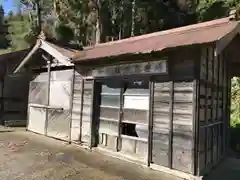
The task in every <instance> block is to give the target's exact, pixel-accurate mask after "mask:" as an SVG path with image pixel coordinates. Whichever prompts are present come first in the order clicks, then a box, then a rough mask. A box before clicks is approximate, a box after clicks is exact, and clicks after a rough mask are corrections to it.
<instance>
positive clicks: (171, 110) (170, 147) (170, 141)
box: [168, 79, 174, 169]
mask: <svg viewBox="0 0 240 180" xmlns="http://www.w3.org/2000/svg"><path fill="white" fill-rule="evenodd" d="M173 103H174V81H173V79H171V82H170V103H169V115H170V116H169V142H168V167H169V168H170V169H172V155H173V154H172V153H173V152H172V149H173V148H172V146H173Z"/></svg>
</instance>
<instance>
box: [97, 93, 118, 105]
mask: <svg viewBox="0 0 240 180" xmlns="http://www.w3.org/2000/svg"><path fill="white" fill-rule="evenodd" d="M119 103H120V96H119V95H101V105H102V106H117V107H119Z"/></svg>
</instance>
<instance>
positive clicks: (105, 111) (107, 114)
mask: <svg viewBox="0 0 240 180" xmlns="http://www.w3.org/2000/svg"><path fill="white" fill-rule="evenodd" d="M118 116H119V109H118V108H109V107H101V108H100V117H101V118H107V119H116V120H118Z"/></svg>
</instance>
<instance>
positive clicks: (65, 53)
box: [14, 39, 78, 73]
mask: <svg viewBox="0 0 240 180" xmlns="http://www.w3.org/2000/svg"><path fill="white" fill-rule="evenodd" d="M38 49H43V50H44V51H46V52H47V53H49V54H50V55H51V56H53V57H54V58H55V59H56V60H57V61H59V62H60V63H61V64H63V65H65V66H73V64H72V62H71V57H72V55H73V54H75V53H77V52H78V50H75V49H71V48H67V47H62V46H59V45H56V44H53V43H50V42H47V41H45V40H43V39H38V40H37V43H36V44H35V46H34V47H33V48H32V50H31V51H30V52H29V53H28V54H27V55H26V56H25V58H24V59H23V60H22V62H21V64H20V65H19V66H18V67H17V68H16V69H15V71H14V73H16V72H18V71H19V70H20V69H21V68H22V67H23V66H24V65H25V64H26V63H27V62H28V61H29V60H30V58H31V56H32V55H33V54H34V53H35V52H37V50H38Z"/></svg>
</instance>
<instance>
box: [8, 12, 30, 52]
mask: <svg viewBox="0 0 240 180" xmlns="http://www.w3.org/2000/svg"><path fill="white" fill-rule="evenodd" d="M6 19H7V20H8V23H9V32H10V39H11V49H12V50H20V49H25V48H27V47H28V43H27V41H26V40H25V37H26V36H27V34H28V31H29V29H30V23H29V20H28V15H24V14H19V13H18V14H13V13H11V12H10V13H9V14H8V16H7V17H6Z"/></svg>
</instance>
